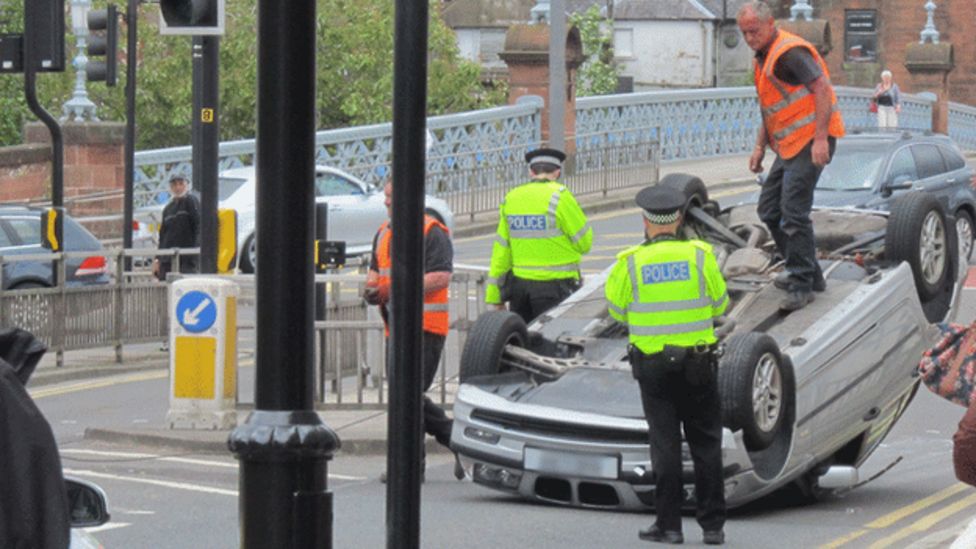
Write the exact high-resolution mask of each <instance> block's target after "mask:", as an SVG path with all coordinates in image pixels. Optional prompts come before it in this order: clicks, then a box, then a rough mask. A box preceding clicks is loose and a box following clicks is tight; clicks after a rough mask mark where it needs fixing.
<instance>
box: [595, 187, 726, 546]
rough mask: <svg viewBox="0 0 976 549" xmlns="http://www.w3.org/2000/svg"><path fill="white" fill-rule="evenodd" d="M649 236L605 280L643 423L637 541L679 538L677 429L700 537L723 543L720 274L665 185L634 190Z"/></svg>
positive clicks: (723, 303)
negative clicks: (647, 509) (646, 522)
mask: <svg viewBox="0 0 976 549" xmlns="http://www.w3.org/2000/svg"><path fill="white" fill-rule="evenodd" d="M636 200H637V205H638V206H640V207H641V208H642V209H643V212H642V213H643V216H644V234H645V237H646V240H645V241H644V243H643V244H641V245H639V246H634V247H632V248H630V249H627V250H624V251H623V252H621V253H620V254H618V255H617V262H616V264H615V265H614V267H613V270H612V271H611V272H610V277H609V278H608V279H607V284H606V289H605V291H606V297H607V301H609V302H610V305H609V310H610V315H611V316H612V317H613V318H614V319H616V320H618V321H619V322H621V323H623V324H624V325H626V326H627V330H628V332H629V339H630V345H629V347H628V350H629V352H628V358H629V359H630V365H631V369H632V371H633V375H634V378H635V379H636V380H637V383H638V385H639V386H640V394H641V402H642V404H643V406H644V415H645V417H646V419H647V426H648V435H649V440H650V454H651V456H650V457H651V467H652V469H653V471H654V482H655V487H654V512H655V513H656V514H657V520H656V521H655V522H654V523H653V524H652V525H651V526H650V527H649V528H647V529H645V530H641V531H640V533H639V537H640V539H642V540H646V541H656V542H663V543H672V544H678V543H683V542H684V535H683V534H682V532H681V505H682V503H683V500H684V498H683V493H684V490H683V483H682V478H681V477H682V462H681V431H682V426H683V428H684V433H685V439H686V440H687V441H688V446H689V448H690V450H691V457H692V460H693V461H694V468H695V502H696V505H697V508H698V512H697V515H696V517H697V519H698V524H699V525H700V526H701V528H702V530H703V531H704V542H705V543H706V544H708V545H721V544H723V543H724V542H725V533H724V531H723V526H724V525H725V492H724V482H723V479H722V423H721V408H720V402H719V396H718V382H717V368H718V357H717V353H716V344H717V338H716V336H715V331H714V327H713V319H715V318H716V317H718V316H719V315H721V314H722V313H723V312H724V311H725V309H726V308H727V307H728V304H729V296H728V294H727V293H726V288H725V280H724V279H723V278H722V274H721V272H720V271H719V267H718V263H717V261H716V260H715V256H714V255H713V254H712V247H711V246H710V245H709V244H707V243H705V242H703V241H701V240H685V239H683V238H681V236H679V234H678V228H679V227H680V226H681V222H682V218H683V215H682V209H683V207H684V204H685V200H684V196H683V195H682V194H681V193H680V192H678V191H676V190H674V189H672V188H669V187H660V186H652V187H647V188H645V189H643V190H642V191H640V193H638V194H637V199H636Z"/></svg>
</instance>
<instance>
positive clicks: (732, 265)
mask: <svg viewBox="0 0 976 549" xmlns="http://www.w3.org/2000/svg"><path fill="white" fill-rule="evenodd" d="M661 184H663V185H673V186H676V187H678V188H679V189H681V190H682V192H684V194H685V196H686V198H687V207H686V215H685V219H686V221H685V223H684V225H683V227H682V231H683V232H684V235H685V236H686V237H689V238H700V239H703V240H707V241H708V242H711V243H712V244H713V246H714V249H715V254H716V257H717V259H718V261H719V265H720V266H721V267H722V271H723V273H724V275H725V276H726V279H727V281H728V289H729V293H730V297H731V299H732V303H731V305H730V307H729V309H728V312H727V317H728V319H729V321H728V322H726V323H725V326H724V327H723V328H722V330H724V331H726V332H728V333H727V334H726V335H725V337H724V340H723V345H724V355H723V356H722V358H721V361H720V364H719V389H720V395H721V399H722V411H723V424H724V426H725V429H724V433H723V444H722V446H723V463H724V469H723V470H724V476H725V491H726V499H727V502H728V504H729V505H730V506H737V505H742V504H744V503H746V502H749V501H751V500H754V499H756V498H759V497H761V496H763V495H765V494H768V493H770V492H772V491H775V490H777V489H780V488H783V487H786V486H788V485H789V486H791V487H792V488H795V489H798V491H799V493H800V494H801V495H802V496H803V497H805V498H811V499H815V498H816V497H818V496H820V495H821V494H823V493H825V492H826V489H827V488H828V487H836V486H838V483H837V479H838V478H841V477H843V478H844V479H845V481H844V482H846V483H847V484H848V485H850V484H853V483H854V482H856V473H857V469H856V468H857V467H858V466H860V465H861V464H862V463H863V462H864V461H865V460H866V459H867V458H868V456H869V455H870V454H871V453H872V452H873V451H874V450H875V449H876V448H877V447H878V445H879V444H880V443H881V441H882V440H883V439H884V437H885V435H886V434H887V433H888V432H889V431H890V430H891V428H892V427H893V426H894V425H895V423H896V421H897V420H898V418H899V417H900V416H901V415H902V413H904V411H905V409H906V408H907V406H908V404H909V403H910V402H911V400H912V397H913V396H914V394H915V391H916V389H917V386H918V382H917V378H916V377H915V375H914V373H915V367H916V365H917V364H918V361H919V357H920V355H921V353H922V351H923V350H924V349H926V348H927V347H929V346H931V345H932V344H933V343H934V341H935V339H936V338H937V335H938V330H937V329H936V328H935V326H934V323H935V322H938V321H941V320H943V319H944V318H945V317H947V315H949V314H950V313H951V312H952V309H953V307H954V303H955V299H956V294H957V291H958V287H959V279H960V278H961V277H959V270H960V267H959V265H958V252H957V251H956V234H955V231H954V230H952V229H951V228H952V227H954V223H953V220H952V219H949V218H947V216H946V213H945V212H944V210H943V208H942V206H941V205H940V203H939V201H938V200H937V199H936V198H935V197H933V196H932V195H930V194H927V193H924V192H915V193H908V194H905V195H903V196H901V197H899V198H898V199H897V200H896V201H894V202H893V204H892V206H891V208H890V212H876V211H866V210H852V209H821V210H816V211H814V213H813V215H812V218H813V222H814V226H815V232H816V236H817V248H818V255H819V259H820V262H821V266H822V268H823V271H824V274H825V276H826V278H827V290H826V291H825V292H823V293H819V294H817V296H816V300H815V301H813V303H811V304H809V305H808V306H807V307H805V308H803V309H801V310H799V311H795V312H793V313H789V314H787V313H782V312H780V311H779V309H778V305H779V302H780V301H781V300H782V298H783V296H784V293H783V291H782V290H779V289H777V288H776V287H775V286H774V284H773V279H774V277H775V275H776V274H777V273H778V272H780V271H782V264H781V263H777V261H776V259H775V257H774V250H775V246H774V244H773V243H772V240H771V238H770V236H769V234H768V231H767V230H766V229H765V227H764V226H763V224H762V223H761V222H760V221H759V219H758V218H757V217H756V214H755V207H754V206H753V205H742V206H735V207H732V208H728V209H725V210H721V211H720V208H719V206H718V204H717V203H715V202H713V201H710V200H709V199H708V197H707V192H706V189H705V186H704V185H703V184H702V182H701V180H699V179H698V178H695V177H692V176H687V175H672V176H668V177H666V178H665V180H663V181H662V182H661ZM608 273H609V269H608V270H607V271H604V272H603V273H602V274H601V275H598V276H594V277H592V278H591V279H589V280H587V281H586V283H585V284H584V285H583V287H581V288H580V289H579V290H578V291H577V292H576V293H574V294H573V295H572V296H570V297H569V298H567V299H566V300H565V301H564V302H563V303H562V304H561V305H559V306H558V307H557V308H555V309H553V310H551V311H550V312H549V313H547V314H545V315H543V316H542V317H540V318H538V319H536V320H535V321H533V322H532V324H531V325H529V326H528V327H526V326H525V324H524V323H523V322H522V320H521V319H520V318H519V317H518V316H516V315H514V314H512V313H509V312H507V311H490V312H487V313H485V314H483V315H482V316H481V317H480V318H479V319H478V320H477V322H476V323H475V325H474V326H473V328H472V331H471V332H470V334H469V336H468V339H467V342H466V344H465V347H464V350H463V353H462V358H461V365H460V375H461V382H462V384H461V387H460V389H459V391H458V394H457V397H456V401H455V404H454V416H455V421H454V430H453V433H452V438H451V446H452V448H454V449H455V450H456V451H457V452H458V453H459V454H460V456H461V458H462V460H463V461H464V462H465V464H466V465H467V466H469V467H470V468H471V471H472V473H473V478H474V481H475V482H476V483H478V484H482V485H484V486H487V487H490V488H494V489H497V490H502V491H507V492H510V493H513V494H519V495H521V496H523V497H525V498H527V499H530V500H536V501H543V502H550V503H556V504H563V505H573V506H580V507H594V508H609V509H634V510H637V509H646V508H649V507H651V506H652V504H653V497H654V478H653V474H651V472H650V471H651V463H650V457H649V453H648V443H647V424H646V422H645V419H644V416H643V411H642V408H641V402H640V395H639V392H638V387H637V383H636V381H635V380H634V379H633V378H632V376H631V372H630V366H629V364H628V363H627V359H626V347H627V332H626V327H625V326H623V325H621V324H619V323H617V322H616V321H614V320H613V319H612V318H611V317H610V316H609V314H608V313H607V303H606V301H605V299H604V293H603V285H604V282H605V280H606V276H607V275H608ZM683 453H684V461H685V466H684V469H685V494H686V504H687V505H689V506H690V505H693V502H694V485H693V475H692V463H691V456H690V454H689V452H688V450H687V446H685V450H684V452H683ZM828 473H829V474H828ZM825 475H826V476H825Z"/></svg>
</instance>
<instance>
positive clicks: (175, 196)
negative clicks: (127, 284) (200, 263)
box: [153, 174, 200, 281]
mask: <svg viewBox="0 0 976 549" xmlns="http://www.w3.org/2000/svg"><path fill="white" fill-rule="evenodd" d="M169 191H170V194H171V195H172V198H170V201H169V203H168V204H166V207H165V208H163V220H162V222H161V223H160V225H159V249H160V250H165V249H169V248H196V247H198V246H199V245H200V200H199V199H198V198H197V197H196V196H195V195H193V194H192V193H191V192H190V186H189V183H188V182H187V180H186V177H185V176H182V175H179V174H176V175H173V176H172V177H170V178H169ZM172 270H173V257H172V256H160V257H157V258H156V259H155V260H154V261H153V274H154V275H155V276H156V278H157V279H159V280H162V281H165V280H166V273H169V272H170V271H172ZM180 272H181V273H195V272H197V256H196V255H192V254H191V255H181V256H180Z"/></svg>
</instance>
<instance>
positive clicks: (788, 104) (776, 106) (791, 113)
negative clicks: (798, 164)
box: [754, 30, 844, 158]
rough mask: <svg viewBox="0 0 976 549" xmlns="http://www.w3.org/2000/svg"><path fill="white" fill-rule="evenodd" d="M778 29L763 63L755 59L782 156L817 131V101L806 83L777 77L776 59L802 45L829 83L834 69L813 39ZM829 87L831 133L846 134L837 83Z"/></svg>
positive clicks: (773, 140)
mask: <svg viewBox="0 0 976 549" xmlns="http://www.w3.org/2000/svg"><path fill="white" fill-rule="evenodd" d="M778 33H779V34H778V36H777V38H776V40H774V41H773V44H772V45H771V46H770V47H769V52H768V54H767V55H766V59H765V60H764V61H763V64H762V65H759V63H758V62H756V63H755V66H754V76H755V80H756V92H757V93H758V95H759V106H760V109H761V111H762V116H763V124H764V125H765V128H766V135H767V137H768V138H769V144H770V146H771V147H772V148H773V150H774V151H776V153H777V154H779V156H780V157H782V158H793V157H794V156H796V155H797V154H799V152H800V151H801V150H803V148H804V147H805V146H806V145H807V143H809V142H810V140H812V139H813V136H814V134H815V133H816V101H815V97H814V95H813V94H812V93H811V92H810V90H808V89H807V88H806V86H805V85H803V84H800V85H797V86H794V85H791V84H788V83H786V82H783V81H782V80H780V79H779V78H777V77H776V75H775V72H774V69H775V67H776V62H777V61H778V60H779V58H780V57H781V56H782V55H783V54H784V53H786V52H787V51H789V50H790V49H792V48H797V47H799V48H805V49H806V50H807V51H809V52H810V54H811V55H812V56H813V59H814V61H815V62H816V63H817V65H818V66H819V67H820V70H821V71H822V73H823V76H824V77H825V78H826V79H827V81H828V85H829V81H830V71H828V69H827V65H826V63H824V61H823V58H822V57H820V54H819V53H817V51H816V49H814V47H813V46H812V45H810V43H809V42H806V41H805V40H803V39H802V38H800V37H798V36H796V35H794V34H791V33H789V32H786V31H784V30H779V31H778ZM829 89H830V101H831V111H830V114H829V123H828V127H827V133H828V135H830V136H833V137H842V136H843V135H844V122H843V120H842V118H841V115H840V110H839V108H838V107H837V96H836V94H835V93H834V90H833V87H830V88H829Z"/></svg>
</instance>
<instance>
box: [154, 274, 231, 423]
mask: <svg viewBox="0 0 976 549" xmlns="http://www.w3.org/2000/svg"><path fill="white" fill-rule="evenodd" d="M237 294H238V287H237V284H235V283H234V282H230V281H228V280H221V279H215V278H191V279H184V280H177V281H176V282H173V284H171V285H170V291H169V311H170V318H169V327H170V328H169V349H170V355H169V357H170V358H169V363H170V396H169V413H167V414H166V423H167V424H168V425H169V427H170V429H231V428H233V427H234V426H235V425H237V412H236V411H235V401H236V395H237Z"/></svg>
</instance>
